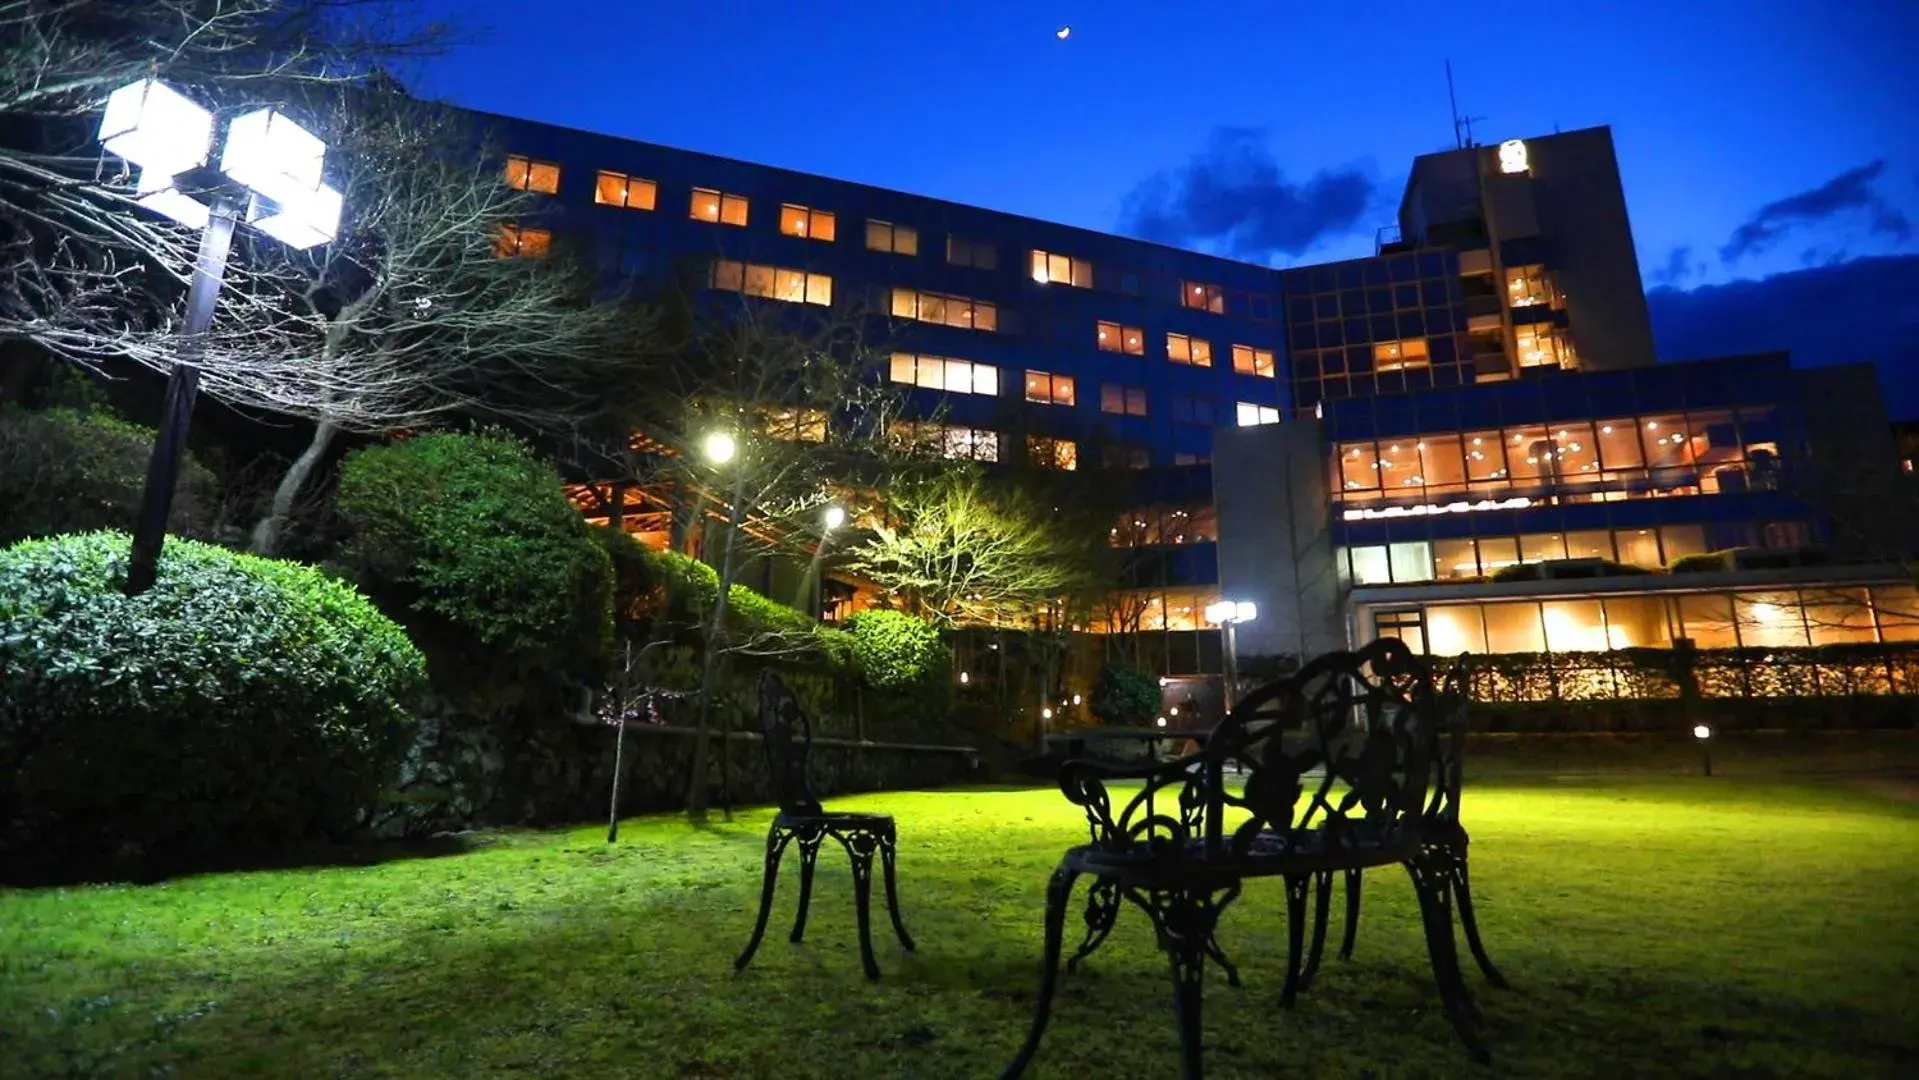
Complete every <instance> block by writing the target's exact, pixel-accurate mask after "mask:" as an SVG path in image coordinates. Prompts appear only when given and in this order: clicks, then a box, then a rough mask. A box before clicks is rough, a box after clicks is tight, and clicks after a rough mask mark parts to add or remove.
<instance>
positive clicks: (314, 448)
mask: <svg viewBox="0 0 1919 1080" xmlns="http://www.w3.org/2000/svg"><path fill="white" fill-rule="evenodd" d="M339 433H340V429H339V428H338V427H337V426H335V425H334V424H333V423H331V422H329V421H326V420H322V421H320V422H319V423H318V424H316V425H314V428H313V438H312V439H311V440H310V441H309V442H308V443H307V448H306V449H305V450H302V451H301V452H300V456H299V457H297V458H294V459H293V464H291V465H289V466H287V471H286V475H284V476H282V477H280V485H279V486H278V487H276V488H274V489H273V505H272V506H271V507H270V508H269V509H268V511H267V516H266V517H264V518H261V519H260V523H259V524H258V525H255V526H254V527H253V542H252V543H251V544H250V545H249V547H250V548H251V550H252V551H253V553H254V554H255V555H272V554H273V553H274V552H275V551H277V550H279V547H280V538H281V537H282V536H283V535H285V533H286V527H287V520H288V519H289V518H291V517H292V516H293V503H294V500H296V499H298V498H299V497H300V490H301V489H302V488H304V487H306V482H307V480H308V478H310V477H311V476H312V475H313V470H314V469H316V468H318V467H319V464H320V459H321V458H323V457H325V456H326V452H327V449H328V448H329V447H331V446H332V445H333V438H334V436H336V435H338V434H339Z"/></svg>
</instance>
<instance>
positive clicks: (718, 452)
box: [700, 431, 740, 465]
mask: <svg viewBox="0 0 1919 1080" xmlns="http://www.w3.org/2000/svg"><path fill="white" fill-rule="evenodd" d="M739 452H740V444H739V443H738V442H735V441H734V439H733V435H732V433H731V432H726V431H715V432H713V433H712V434H710V435H708V436H707V437H706V438H704V439H702V440H700V453H702V454H704V455H705V456H706V460H707V461H709V462H711V463H713V464H715V465H724V464H726V463H727V462H729V461H732V460H733V456H734V455H735V454H738V453H739Z"/></svg>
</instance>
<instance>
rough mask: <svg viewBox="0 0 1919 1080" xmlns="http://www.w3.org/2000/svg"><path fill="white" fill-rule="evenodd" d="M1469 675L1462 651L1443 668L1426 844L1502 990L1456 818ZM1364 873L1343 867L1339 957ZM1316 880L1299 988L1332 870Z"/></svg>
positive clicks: (1322, 931) (1355, 920)
mask: <svg viewBox="0 0 1919 1080" xmlns="http://www.w3.org/2000/svg"><path fill="white" fill-rule="evenodd" d="M1471 679H1472V673H1471V668H1470V666H1469V662H1468V658H1467V657H1465V656H1461V657H1460V658H1459V659H1458V660H1456V661H1454V662H1453V664H1452V666H1451V667H1449V668H1448V669H1447V670H1446V675H1445V677H1444V679H1443V680H1442V682H1441V686H1440V689H1439V712H1440V716H1441V717H1442V718H1443V721H1444V724H1445V730H1444V733H1443V738H1442V739H1441V740H1440V743H1439V753H1438V757H1437V758H1436V760H1435V763H1434V770H1433V781H1434V783H1433V792H1432V798H1431V800H1430V801H1429V802H1428V803H1427V804H1426V815H1425V817H1426V821H1425V833H1426V843H1427V844H1428V845H1431V846H1432V847H1434V848H1437V849H1439V853H1438V854H1437V855H1436V856H1435V858H1434V862H1435V864H1436V865H1437V866H1438V869H1439V874H1440V878H1441V884H1442V886H1443V887H1444V888H1446V889H1447V890H1449V891H1450V893H1451V896H1452V901H1453V904H1454V906H1455V907H1457V908H1458V910H1459V924H1460V926H1461V928H1462V929H1464V930H1465V932H1466V945H1467V947H1468V948H1469V949H1471V950H1472V954H1473V960H1474V961H1475V962H1476V963H1478V964H1479V970H1480V971H1481V972H1483V973H1484V974H1485V976H1486V981H1487V982H1489V983H1491V984H1492V985H1494V986H1496V987H1499V988H1500V989H1502V990H1509V989H1511V988H1512V985H1511V984H1510V983H1508V982H1507V981H1506V977H1505V976H1504V975H1502V974H1500V972H1499V969H1498V968H1496V967H1494V966H1493V962H1492V958H1491V957H1488V956H1487V955H1486V946H1485V944H1484V943H1482V942H1481V941H1480V939H1479V920H1478V918H1477V917H1476V916H1475V915H1474V912H1473V890H1472V879H1471V876H1470V874H1469V873H1468V867H1467V861H1466V853H1467V846H1468V845H1469V844H1470V843H1471V839H1472V838H1471V837H1470V836H1468V835H1467V833H1466V827H1465V826H1464V825H1462V824H1460V821H1459V801H1460V796H1461V793H1462V790H1463V787H1464V784H1463V780H1464V768H1465V761H1466V726H1467V725H1466V710H1467V709H1468V707H1469V706H1470V705H1471V702H1472V695H1471V685H1472V684H1471ZM1363 873H1364V871H1363V870H1362V869H1360V868H1358V867H1354V868H1351V869H1348V870H1347V871H1346V872H1345V878H1346V880H1345V891H1346V929H1345V932H1344V934H1343V935H1341V939H1340V945H1339V956H1340V959H1342V960H1347V959H1351V958H1352V955H1353V942H1354V939H1355V938H1356V937H1357V936H1358V933H1359V895H1360V878H1361V875H1362V874H1363ZM1316 884H1317V887H1318V894H1319V895H1318V910H1317V912H1316V914H1315V923H1314V927H1313V945H1312V951H1311V955H1310V956H1309V958H1308V960H1307V964H1306V968H1305V970H1304V971H1303V972H1302V973H1301V979H1300V986H1299V989H1300V990H1304V989H1305V988H1306V985H1307V984H1308V983H1310V982H1311V981H1312V978H1313V974H1314V972H1316V971H1317V970H1318V968H1319V954H1320V949H1321V948H1322V947H1323V945H1324V943H1325V940H1326V915H1327V907H1328V899H1329V897H1330V896H1331V893H1332V875H1331V874H1330V873H1327V874H1322V875H1321V876H1320V877H1319V879H1318V881H1317V883H1316Z"/></svg>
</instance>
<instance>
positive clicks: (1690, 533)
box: [1659, 525, 1706, 566]
mask: <svg viewBox="0 0 1919 1080" xmlns="http://www.w3.org/2000/svg"><path fill="white" fill-rule="evenodd" d="M1659 548H1660V551H1661V552H1662V553H1663V554H1664V555H1665V557H1666V565H1668V566H1670V565H1672V563H1673V562H1674V561H1675V560H1677V559H1682V558H1684V557H1686V556H1687V555H1704V554H1705V553H1706V528H1705V526H1703V525H1662V526H1660V527H1659Z"/></svg>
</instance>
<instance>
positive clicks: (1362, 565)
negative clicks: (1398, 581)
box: [1351, 547, 1392, 585]
mask: <svg viewBox="0 0 1919 1080" xmlns="http://www.w3.org/2000/svg"><path fill="white" fill-rule="evenodd" d="M1351 550H1352V558H1353V584H1355V585H1385V584H1388V583H1390V582H1391V581H1392V575H1391V573H1389V572H1388V570H1387V563H1386V549H1385V548H1384V547H1356V548H1353V549H1351Z"/></svg>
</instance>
